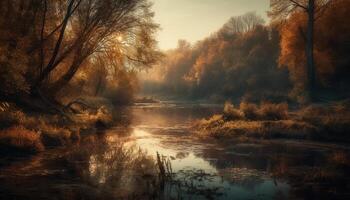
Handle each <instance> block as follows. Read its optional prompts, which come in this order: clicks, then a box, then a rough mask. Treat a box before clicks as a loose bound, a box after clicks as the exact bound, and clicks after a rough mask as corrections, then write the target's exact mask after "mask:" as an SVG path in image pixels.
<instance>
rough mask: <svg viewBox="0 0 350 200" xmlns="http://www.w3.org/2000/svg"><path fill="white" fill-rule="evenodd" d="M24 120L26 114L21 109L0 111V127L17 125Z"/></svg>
mask: <svg viewBox="0 0 350 200" xmlns="http://www.w3.org/2000/svg"><path fill="white" fill-rule="evenodd" d="M25 120H26V116H25V114H24V113H23V112H22V111H19V110H17V111H11V110H5V111H0V129H6V128H10V127H11V126H18V125H20V124H22V123H23V122H24V121H25Z"/></svg>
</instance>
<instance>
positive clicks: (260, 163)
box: [0, 102, 350, 200]
mask: <svg viewBox="0 0 350 200" xmlns="http://www.w3.org/2000/svg"><path fill="white" fill-rule="evenodd" d="M221 110H222V107H221V106H219V105H213V104H198V103H196V104H193V103H178V102H162V103H152V104H137V105H135V106H132V107H130V108H128V109H127V111H125V112H123V113H124V114H125V118H127V119H128V120H127V121H128V123H127V124H125V125H124V126H118V127H115V128H112V129H110V130H107V131H104V132H99V133H97V134H89V135H86V136H85V137H83V138H82V141H81V142H80V144H79V145H76V146H73V147H68V148H60V149H52V150H49V151H46V152H44V153H42V154H39V155H36V156H33V157H31V158H29V159H28V158H26V159H24V158H23V159H20V158H16V159H14V158H1V163H7V164H6V165H4V164H3V165H2V166H1V168H0V170H1V172H0V184H1V185H0V199H64V200H67V199H69V200H70V199H242V200H243V199H347V198H348V197H350V193H349V191H350V190H349V178H348V177H349V169H347V167H346V165H342V161H343V160H344V159H347V158H348V155H349V149H348V148H347V147H346V146H340V145H331V144H320V143H312V142H307V143H306V142H301V141H287V140H274V141H250V142H242V141H241V142H239V141H231V140H226V141H217V140H214V139H203V138H198V137H197V136H195V135H193V134H192V131H191V127H192V125H193V124H194V122H195V121H196V120H198V119H201V118H204V117H209V116H211V115H213V114H215V113H220V112H221ZM157 154H158V155H159V158H160V159H161V160H163V161H165V163H166V164H167V167H168V169H167V170H168V173H169V177H168V178H166V179H164V180H163V179H162V181H160V180H159V179H160V178H159V176H158V172H157V170H158V167H159V166H158V165H157V162H156V160H157ZM169 171H170V172H169ZM348 199H349V198H348Z"/></svg>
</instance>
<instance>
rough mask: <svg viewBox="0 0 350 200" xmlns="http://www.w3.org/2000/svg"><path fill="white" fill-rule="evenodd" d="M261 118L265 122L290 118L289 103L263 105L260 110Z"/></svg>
mask: <svg viewBox="0 0 350 200" xmlns="http://www.w3.org/2000/svg"><path fill="white" fill-rule="evenodd" d="M259 115H260V118H261V119H263V120H283V119H287V118H288V104H287V103H279V104H273V103H261V104H260V108H259Z"/></svg>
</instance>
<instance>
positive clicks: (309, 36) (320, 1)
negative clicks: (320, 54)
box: [269, 0, 331, 100]
mask: <svg viewBox="0 0 350 200" xmlns="http://www.w3.org/2000/svg"><path fill="white" fill-rule="evenodd" d="M330 2H331V0H270V6H271V11H270V12H269V16H270V17H271V18H272V19H273V20H274V21H281V20H282V21H283V20H285V19H287V18H288V17H289V16H290V15H291V14H293V13H294V12H304V13H306V16H307V22H306V23H307V25H306V31H304V30H303V28H302V27H303V25H300V27H299V30H298V32H299V33H300V34H301V35H302V36H303V38H304V40H305V57H306V64H307V84H306V89H307V91H308V93H309V98H310V100H314V99H315V94H314V93H315V90H316V82H315V81H316V77H315V76H316V73H315V61H314V26H315V21H316V20H317V19H318V18H319V17H320V16H321V15H322V13H323V11H324V10H325V9H326V8H327V6H328V4H329V3H330Z"/></svg>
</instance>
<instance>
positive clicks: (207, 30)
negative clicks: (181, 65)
mask: <svg viewBox="0 0 350 200" xmlns="http://www.w3.org/2000/svg"><path fill="white" fill-rule="evenodd" d="M152 1H153V2H154V5H153V10H154V11H155V13H156V16H155V21H156V22H157V23H159V24H160V26H161V28H162V30H160V31H159V34H158V40H159V46H160V48H161V49H169V48H175V47H176V46H177V41H178V40H179V39H186V40H188V41H190V42H192V43H193V42H195V41H197V40H200V39H203V38H205V37H206V36H209V35H210V34H211V33H213V32H215V31H216V30H218V29H219V28H220V27H221V26H222V25H223V24H224V23H225V22H226V21H227V20H228V19H229V18H230V17H231V16H237V15H241V14H244V13H245V12H249V11H256V12H257V13H258V14H260V15H262V16H263V17H265V18H266V11H267V10H268V9H269V0H152Z"/></svg>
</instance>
